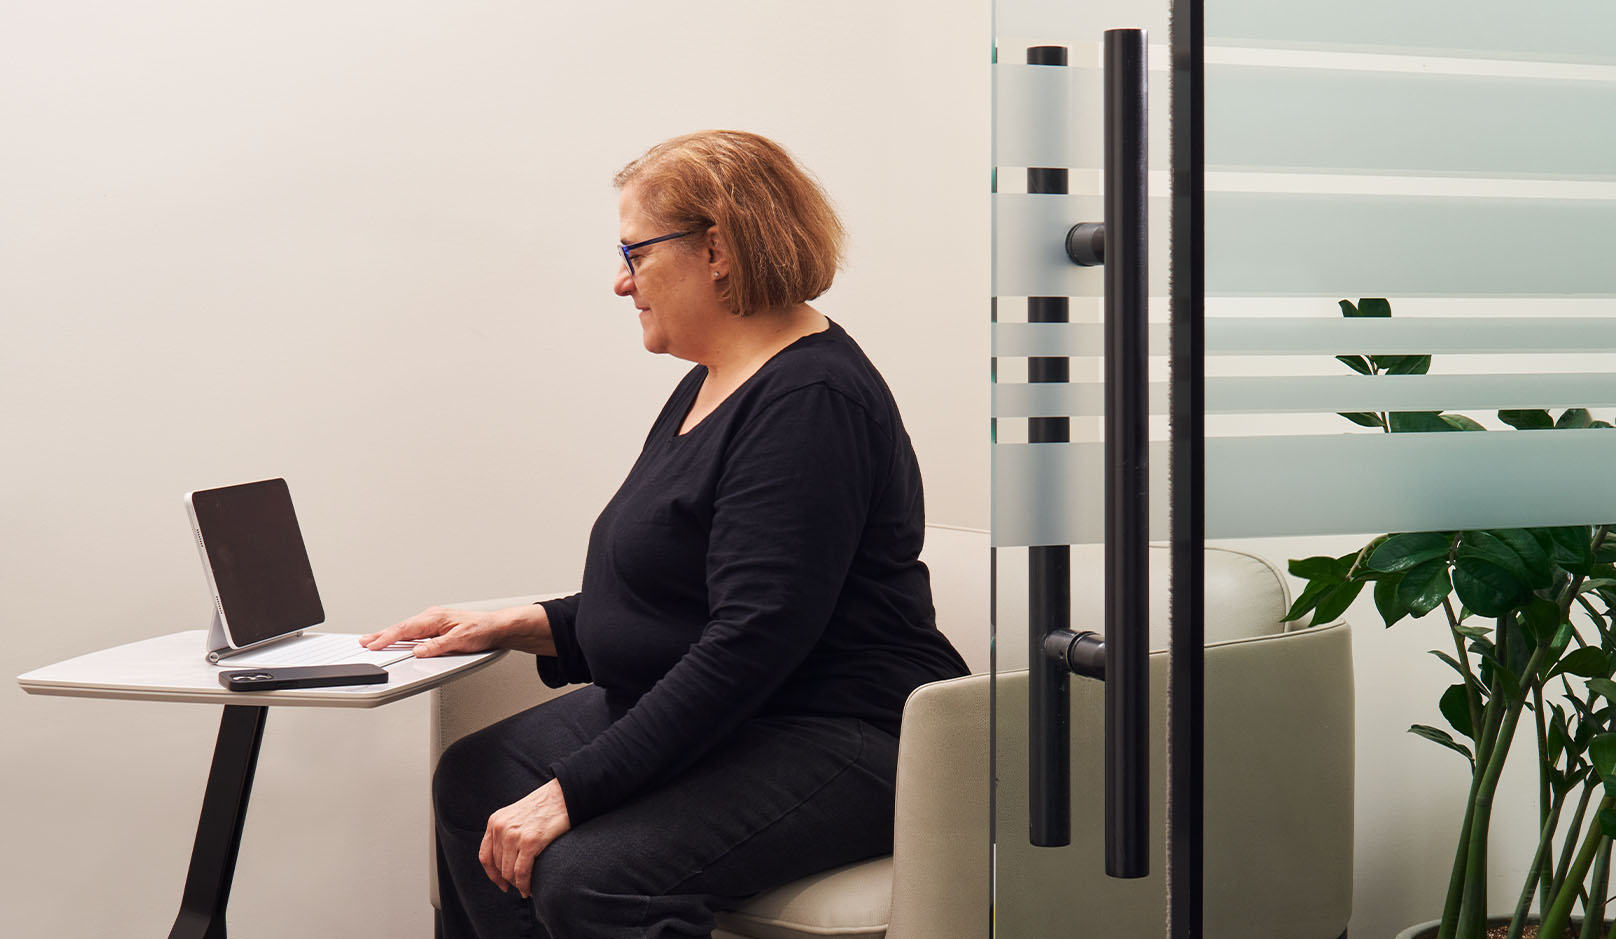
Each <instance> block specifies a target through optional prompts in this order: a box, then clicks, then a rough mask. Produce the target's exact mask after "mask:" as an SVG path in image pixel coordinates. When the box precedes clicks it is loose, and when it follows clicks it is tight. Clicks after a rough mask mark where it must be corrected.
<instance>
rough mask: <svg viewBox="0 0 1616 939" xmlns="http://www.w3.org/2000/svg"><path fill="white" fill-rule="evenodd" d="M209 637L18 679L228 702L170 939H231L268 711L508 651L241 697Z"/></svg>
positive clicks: (88, 693)
mask: <svg viewBox="0 0 1616 939" xmlns="http://www.w3.org/2000/svg"><path fill="white" fill-rule="evenodd" d="M206 641H207V630H205V629H196V630H190V631H188V632H179V633H173V634H171V635H167V636H159V637H157V638H155V639H146V640H142V641H140V642H132V643H129V644H128V645H122V646H116V647H114V648H111V649H103V650H101V651H100V652H92V653H90V654H88V655H81V656H79V657H77V658H72V659H68V660H66V661H63V662H58V663H56V664H55V665H47V666H45V667H44V668H39V669H35V670H33V671H31V672H28V673H26V674H23V675H19V676H17V683H18V684H19V685H21V686H22V689H23V690H24V691H26V692H28V693H29V694H43V695H65V696H69V697H80V698H115V699H124V700H145V701H182V702H192V703H200V704H217V705H223V706H224V716H223V717H222V718H221V720H220V722H219V739H218V743H217V744H216V745H215V746H214V749H213V765H212V768H211V769H210V770H209V772H208V786H207V790H206V791H205V792H204V793H203V796H202V815H201V818H200V819H199V821H198V822H197V828H196V842H195V844H194V845H193V847H192V849H191V865H190V870H189V871H188V872H187V873H186V877H185V892H184V894H183V896H182V898H181V900H180V911H179V915H178V917H176V918H175V920H174V928H173V929H172V930H171V931H170V932H169V939H226V935H225V907H226V905H227V904H228V903H229V900H230V884H231V880H232V878H233V877H234V875H235V868H236V855H237V853H238V851H239V849H240V847H241V829H242V824H243V822H244V821H245V819H246V813H247V800H248V798H249V797H250V796H251V794H252V780H253V771H254V769H256V767H257V765H258V747H259V744H260V743H262V742H263V739H264V719H265V717H266V716H267V715H268V712H269V708H270V707H357V708H373V707H379V706H381V705H383V704H387V703H389V702H392V701H397V700H399V699H401V698H407V697H409V696H411V695H414V694H419V693H421V692H423V691H428V690H430V689H432V688H435V687H437V686H439V685H441V684H443V683H444V682H447V681H450V680H452V679H454V678H458V677H460V676H462V675H469V674H470V673H472V672H474V671H477V670H478V669H481V668H483V667H484V666H487V665H490V664H492V663H493V662H494V661H495V660H497V659H498V658H499V657H500V656H502V655H504V652H484V653H479V654H476V655H454V656H443V657H440V658H431V659H406V660H404V661H402V662H398V663H395V664H393V665H390V666H388V667H387V672H388V680H387V683H386V684H379V685H352V686H346V687H332V688H293V689H286V690H284V691H257V692H242V691H229V690H227V689H225V688H224V687H223V686H222V685H220V684H219V677H218V676H219V672H221V671H224V670H227V669H229V668H232V667H233V666H231V665H230V664H229V662H228V660H226V662H225V663H224V664H221V665H211V664H209V663H208V662H207V661H206V659H205V658H204V652H205V650H206Z"/></svg>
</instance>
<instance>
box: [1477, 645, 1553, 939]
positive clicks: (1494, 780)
mask: <svg viewBox="0 0 1616 939" xmlns="http://www.w3.org/2000/svg"><path fill="white" fill-rule="evenodd" d="M1508 629H1509V621H1508V618H1507V617H1499V619H1498V630H1497V633H1496V635H1497V637H1498V639H1497V640H1496V641H1497V642H1498V644H1499V646H1500V647H1501V648H1502V647H1504V643H1505V642H1507V641H1508V636H1507V633H1508ZM1545 651H1546V647H1545V646H1537V647H1536V648H1534V649H1533V650H1532V655H1531V657H1530V658H1529V659H1527V661H1526V667H1525V668H1523V669H1521V686H1522V687H1523V688H1524V687H1527V686H1529V685H1530V684H1531V683H1532V680H1533V678H1534V676H1535V675H1536V673H1537V670H1538V667H1539V664H1540V663H1541V662H1542V661H1543V657H1544V653H1545ZM1498 703H1499V702H1498V700H1497V699H1496V698H1495V699H1494V700H1493V701H1492V702H1490V703H1489V704H1488V706H1487V709H1488V710H1492V709H1493V707H1494V706H1495V705H1497V704H1498ZM1525 705H1526V695H1525V694H1517V695H1516V696H1514V698H1513V699H1512V700H1509V701H1507V702H1505V712H1504V719H1503V722H1502V724H1501V725H1500V727H1499V730H1498V739H1497V742H1495V743H1494V744H1493V748H1492V753H1491V754H1489V755H1488V759H1487V770H1486V773H1485V774H1484V775H1483V776H1482V778H1481V785H1480V786H1478V787H1477V788H1476V797H1475V804H1476V814H1475V819H1474V820H1473V821H1472V823H1471V825H1472V831H1471V832H1470V857H1469V861H1468V863H1467V865H1466V866H1467V867H1468V870H1467V871H1466V872H1465V878H1466V883H1465V896H1464V902H1463V903H1462V904H1460V907H1459V935H1460V936H1461V937H1464V939H1471V937H1475V939H1479V937H1480V936H1481V933H1482V930H1483V929H1485V928H1486V925H1487V829H1488V827H1489V826H1490V824H1491V822H1492V809H1493V794H1494V793H1495V792H1496V791H1497V789H1498V777H1499V776H1500V775H1501V774H1502V773H1503V771H1504V760H1505V758H1507V757H1508V756H1509V746H1510V743H1511V741H1512V740H1513V739H1514V737H1515V725H1516V722H1518V721H1519V720H1520V716H1521V708H1522V707H1524V706H1525ZM1550 935H1553V933H1550Z"/></svg>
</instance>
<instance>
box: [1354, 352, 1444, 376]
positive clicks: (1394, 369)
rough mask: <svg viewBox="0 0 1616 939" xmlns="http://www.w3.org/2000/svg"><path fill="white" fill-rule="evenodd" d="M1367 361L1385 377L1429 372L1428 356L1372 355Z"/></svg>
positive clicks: (1429, 359) (1429, 362) (1429, 360)
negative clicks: (1373, 364)
mask: <svg viewBox="0 0 1616 939" xmlns="http://www.w3.org/2000/svg"><path fill="white" fill-rule="evenodd" d="M1369 360H1370V361H1371V362H1373V363H1375V366H1376V367H1377V368H1379V369H1380V370H1381V371H1382V372H1384V373H1386V374H1387V375H1424V374H1425V373H1426V372H1429V371H1430V370H1431V357H1430V356H1428V355H1372V356H1370V357H1369Z"/></svg>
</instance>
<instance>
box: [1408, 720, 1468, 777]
mask: <svg viewBox="0 0 1616 939" xmlns="http://www.w3.org/2000/svg"><path fill="white" fill-rule="evenodd" d="M1408 732H1409V733H1411V734H1416V735H1418V736H1421V737H1424V738H1425V739H1426V740H1429V741H1431V742H1432V743H1439V744H1441V745H1442V746H1444V747H1447V748H1448V749H1449V750H1452V751H1453V752H1455V753H1458V754H1460V755H1462V756H1463V757H1464V758H1465V760H1466V761H1467V762H1469V763H1470V768H1471V770H1474V769H1475V768H1476V758H1475V757H1473V756H1471V755H1470V748H1469V747H1467V746H1465V745H1464V744H1462V743H1459V742H1458V741H1456V740H1454V739H1453V738H1452V737H1450V736H1448V733H1447V732H1446V731H1442V730H1437V729H1436V728H1435V727H1429V726H1426V725H1425V724H1414V725H1413V726H1411V727H1409V729H1408Z"/></svg>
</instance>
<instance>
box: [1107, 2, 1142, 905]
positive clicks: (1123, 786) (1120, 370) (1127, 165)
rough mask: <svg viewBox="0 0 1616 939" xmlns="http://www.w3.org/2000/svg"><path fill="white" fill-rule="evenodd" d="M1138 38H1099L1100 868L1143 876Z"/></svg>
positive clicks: (1127, 33)
mask: <svg viewBox="0 0 1616 939" xmlns="http://www.w3.org/2000/svg"><path fill="white" fill-rule="evenodd" d="M1145 48H1146V47H1145V32H1144V30H1140V29H1111V30H1107V31H1106V33H1105V99H1106V101H1105V172H1106V186H1105V235H1106V237H1105V347H1106V348H1105V372H1106V374H1105V398H1106V407H1105V452H1106V473H1105V476H1106V479H1105V488H1106V513H1105V542H1106V552H1105V578H1106V585H1105V710H1106V752H1105V763H1106V767H1105V805H1106V812H1105V816H1106V820H1105V866H1106V873H1107V874H1109V875H1110V876H1112V877H1144V876H1145V875H1146V874H1147V873H1148V872H1149V859H1150V850H1149V840H1148V837H1149V821H1150V804H1149V798H1150V749H1149V743H1150V693H1149V692H1150V687H1149V679H1150V674H1149V659H1148V658H1147V656H1148V655H1149V651H1150V650H1149V645H1150V634H1149V604H1150V557H1149V547H1150V541H1149V538H1150V450H1149V447H1150V438H1149V417H1150V402H1149V394H1148V388H1149V385H1148V382H1147V379H1148V374H1147V366H1148V364H1149V354H1150V350H1149V332H1148V315H1147V313H1148V305H1149V295H1150V284H1149V278H1148V244H1147V239H1146V232H1147V230H1148V229H1147V220H1146V183H1147V177H1146V172H1147V166H1146V156H1147V154H1146V150H1147V147H1146V139H1145V113H1146V100H1145V98H1146V84H1145V77H1146V71H1145Z"/></svg>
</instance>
